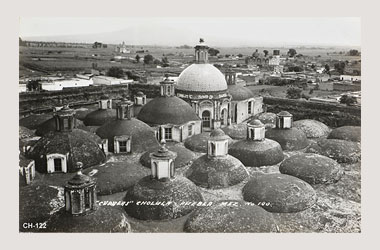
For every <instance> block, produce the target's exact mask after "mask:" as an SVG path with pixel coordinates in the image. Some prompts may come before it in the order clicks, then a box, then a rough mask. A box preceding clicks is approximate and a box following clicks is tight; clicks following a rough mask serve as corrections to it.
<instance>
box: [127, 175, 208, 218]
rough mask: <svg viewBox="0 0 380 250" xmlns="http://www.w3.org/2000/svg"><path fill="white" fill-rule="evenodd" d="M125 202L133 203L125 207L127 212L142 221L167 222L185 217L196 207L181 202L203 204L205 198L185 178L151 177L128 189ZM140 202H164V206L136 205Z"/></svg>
mask: <svg viewBox="0 0 380 250" xmlns="http://www.w3.org/2000/svg"><path fill="white" fill-rule="evenodd" d="M124 200H125V201H133V203H130V204H129V205H128V206H124V209H125V211H126V212H127V213H128V214H129V215H130V216H132V217H134V218H137V219H140V220H166V219H175V218H178V217H181V216H184V215H186V214H188V213H190V212H191V211H193V209H194V208H195V206H191V205H184V204H181V202H203V201H204V199H203V196H202V194H201V193H200V192H199V190H198V188H197V186H195V184H194V183H192V182H191V181H189V180H188V179H186V178H184V177H179V176H177V177H175V178H174V179H169V180H167V181H159V180H156V179H152V178H151V176H146V177H144V178H142V179H141V180H140V181H139V182H138V183H136V184H135V185H134V186H132V187H131V188H130V189H128V191H127V194H126V195H125V198H124ZM138 201H150V202H162V203H167V202H171V204H169V205H166V206H163V205H136V202H138Z"/></svg>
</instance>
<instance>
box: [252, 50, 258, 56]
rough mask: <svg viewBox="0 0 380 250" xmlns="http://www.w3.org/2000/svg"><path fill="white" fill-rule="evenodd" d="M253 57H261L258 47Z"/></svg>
mask: <svg viewBox="0 0 380 250" xmlns="http://www.w3.org/2000/svg"><path fill="white" fill-rule="evenodd" d="M252 57H253V58H258V57H259V50H258V49H256V50H255V52H253V54H252Z"/></svg>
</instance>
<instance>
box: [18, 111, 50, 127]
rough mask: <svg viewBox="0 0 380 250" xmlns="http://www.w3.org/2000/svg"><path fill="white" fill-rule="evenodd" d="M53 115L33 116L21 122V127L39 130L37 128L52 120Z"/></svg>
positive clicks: (22, 119)
mask: <svg viewBox="0 0 380 250" xmlns="http://www.w3.org/2000/svg"><path fill="white" fill-rule="evenodd" d="M52 117H53V115H52V114H39V115H38V114H33V115H29V116H27V117H24V118H21V119H20V120H19V125H20V126H23V127H26V128H28V129H32V130H33V129H37V126H38V125H40V124H41V123H43V122H45V121H47V120H49V119H50V118H52Z"/></svg>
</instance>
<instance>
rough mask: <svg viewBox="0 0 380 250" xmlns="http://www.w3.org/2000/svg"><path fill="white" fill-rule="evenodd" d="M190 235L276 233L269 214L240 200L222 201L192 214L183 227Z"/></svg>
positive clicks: (273, 222) (274, 224)
mask: <svg viewBox="0 0 380 250" xmlns="http://www.w3.org/2000/svg"><path fill="white" fill-rule="evenodd" d="M184 231H185V232H191V233H270V232H277V226H276V223H275V220H274V219H273V216H272V214H271V213H269V212H267V211H265V210H264V209H262V208H261V207H259V206H256V205H253V204H251V203H248V202H245V201H241V200H223V201H218V202H216V203H213V204H212V206H206V207H201V208H199V209H197V210H195V211H194V213H192V214H191V215H190V216H189V218H188V219H187V221H186V223H185V227H184Z"/></svg>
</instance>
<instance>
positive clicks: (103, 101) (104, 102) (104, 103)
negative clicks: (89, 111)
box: [99, 95, 112, 109]
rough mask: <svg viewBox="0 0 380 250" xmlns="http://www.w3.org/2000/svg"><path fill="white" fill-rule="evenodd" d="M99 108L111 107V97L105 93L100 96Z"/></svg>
mask: <svg viewBox="0 0 380 250" xmlns="http://www.w3.org/2000/svg"><path fill="white" fill-rule="evenodd" d="M99 109H112V99H111V98H109V97H108V96H106V95H103V96H101V97H100V100H99Z"/></svg>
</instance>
